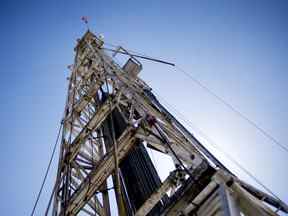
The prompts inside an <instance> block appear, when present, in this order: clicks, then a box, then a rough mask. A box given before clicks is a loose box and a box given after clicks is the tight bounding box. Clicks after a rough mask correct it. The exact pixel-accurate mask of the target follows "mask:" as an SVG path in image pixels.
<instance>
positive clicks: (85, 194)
mask: <svg viewBox="0 0 288 216" xmlns="http://www.w3.org/2000/svg"><path fill="white" fill-rule="evenodd" d="M75 51H76V55H75V61H74V64H73V66H71V71H72V72H71V76H70V77H69V87H68V95H67V102H66V106H65V116H64V120H63V130H62V142H61V149H60V156H59V164H58V172H57V179H56V182H55V186H54V190H53V199H52V200H51V201H52V202H51V203H52V205H51V208H49V207H50V204H49V207H48V209H47V211H46V215H53V216H58V215H61V216H62V215H63V216H66V215H101V216H109V215H111V209H112V208H118V213H119V215H121V216H122V215H131V216H132V215H137V216H140V215H151V216H152V215H171V216H172V215H191V216H192V215H198V216H212V215H213V216H218V215H219V216H220V215H223V216H230V215H233V216H234V215H235V216H240V215H246V216H257V215H263V216H265V215H271V216H272V215H277V213H276V210H278V211H283V212H286V213H287V212H288V207H287V206H286V205H285V204H284V203H283V202H281V201H280V200H278V199H277V198H274V197H272V196H271V195H268V194H265V193H264V192H262V191H260V190H258V189H256V188H254V187H252V186H251V185H248V184H246V183H245V182H243V181H241V180H240V179H239V178H237V177H236V176H235V175H234V174H233V173H231V172H230V171H229V170H228V169H227V168H226V167H225V166H224V165H223V164H221V162H219V161H218V160H217V159H216V158H215V157H214V156H213V155H212V154H211V153H210V152H209V151H208V150H207V149H206V148H205V147H204V146H203V145H202V144H201V143H200V142H199V141H198V140H197V139H196V138H195V137H194V136H193V135H192V134H191V133H190V132H189V131H188V130H187V129H186V128H185V127H184V126H183V125H181V123H180V122H178V121H177V119H175V118H174V117H173V116H172V115H171V114H170V113H169V112H168V110H166V109H165V107H163V106H162V105H161V104H160V103H159V101H158V100H157V98H156V97H155V96H154V95H153V93H152V91H151V88H150V87H149V86H148V85H147V84H146V83H145V82H144V81H143V80H141V79H140V78H139V77H138V74H139V72H140V71H141V69H142V65H141V63H140V62H139V61H138V60H137V59H136V58H135V56H133V55H131V54H130V53H129V52H127V51H126V50H125V49H123V48H121V47H119V48H118V49H117V50H116V51H115V53H114V55H115V54H117V53H121V54H125V55H126V56H128V60H127V62H126V63H125V64H124V65H123V66H120V65H118V64H117V63H115V61H114V60H113V58H112V57H110V56H109V55H108V54H107V53H106V51H105V48H104V42H103V40H101V39H99V38H98V37H96V36H95V35H94V34H92V33H91V32H90V31H88V32H86V34H85V35H84V36H83V37H82V39H81V40H79V41H78V44H77V46H76V48H75ZM147 148H151V149H153V150H157V151H159V152H161V153H163V154H166V155H168V156H170V157H171V158H172V160H173V162H174V165H175V170H174V171H172V172H171V173H170V175H169V176H168V177H167V178H166V179H165V180H164V181H163V182H161V180H160V178H159V176H158V174H157V171H156V169H155V167H154V165H153V163H152V161H151V159H150V157H149V154H148V153H147ZM108 179H110V180H109V181H110V182H109V181H108ZM112 183H113V186H112V187H109V185H112ZM110 190H113V191H114V193H115V197H116V202H115V203H114V202H113V200H112V199H111V193H109V191H110ZM116 206H117V207H116Z"/></svg>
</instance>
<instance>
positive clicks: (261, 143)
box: [0, 0, 288, 216]
mask: <svg viewBox="0 0 288 216" xmlns="http://www.w3.org/2000/svg"><path fill="white" fill-rule="evenodd" d="M287 11H288V3H287V1H284V0H282V1H281V0H279V1H265V0H255V1H248V0H247V1H230V0H227V1H224V0H223V1H222V0H219V1H216V0H210V1H206V0H201V1H192V0H187V1H184V0H183V1H167V0H165V1H164V0H163V1H160V0H159V1H107V0H106V1H100V0H97V1H96V0H94V1H92V0H84V1H83V0H82V1H80V0H77V1H76V0H70V1H68V0H62V1H54V0H50V1H29V0H28V1H15V0H10V1H5V0H4V1H2V2H1V7H0V14H1V15H0V16H1V19H0V24H1V34H0V44H1V52H0V67H1V85H0V88H1V89H0V90H1V91H0V92H1V112H0V119H1V126H0V127H1V128H0V129H1V130H0V131H1V153H0V154H1V157H0V164H1V165H0V169H1V178H0V194H1V196H0V210H1V215H15V216H16V215H17V216H18V215H29V214H30V211H31V208H32V206H33V203H34V201H35V196H36V193H37V192H38V190H39V187H40V182H41V180H42V178H43V175H44V169H45V168H46V166H47V163H48V159H49V157H50V152H51V149H52V145H53V143H54V140H55V137H56V132H57V126H58V124H59V121H60V119H61V115H62V111H63V109H64V100H65V95H66V89H67V81H66V77H67V76H68V75H69V71H68V70H67V65H69V64H71V63H73V56H74V53H73V48H74V46H75V41H76V39H77V38H79V37H81V35H82V34H83V33H84V32H85V26H84V25H83V24H82V23H81V21H80V17H81V16H83V15H85V16H89V17H90V26H91V29H92V30H94V31H95V32H97V33H103V34H104V36H105V40H106V41H108V42H110V43H114V44H121V45H123V46H124V47H127V48H130V49H132V50H136V51H140V52H143V53H147V54H149V55H151V56H156V57H162V58H164V59H166V60H170V61H173V62H176V63H177V64H178V65H180V66H182V68H184V69H185V70H186V71H187V72H189V73H191V74H192V75H193V76H195V77H196V78H198V79H199V80H201V81H202V82H203V83H204V84H205V85H207V86H209V87H210V89H212V90H213V91H215V92H216V93H217V94H219V95H221V96H222V97H223V98H225V99H226V100H227V101H229V102H230V103H231V104H233V105H234V106H235V107H237V108H238V109H239V110H241V111H242V112H243V113H244V114H245V115H247V116H249V117H250V118H251V119H253V120H254V121H256V122H257V123H258V124H259V125H260V126H261V127H263V128H265V129H266V130H267V131H268V132H269V133H271V134H273V135H274V136H275V137H276V138H277V139H278V140H279V141H280V142H281V143H283V144H284V145H286V146H287V145H288V144H287V134H288V111H287V110H288V102H287V92H288V85H287V83H288V72H287V67H288V59H287V56H288V28H287V27H288V24H287V20H288V17H287V16H288V15H287ZM143 65H144V70H143V71H142V73H141V77H143V79H144V80H145V81H147V82H148V84H150V85H151V87H152V88H153V89H154V90H155V91H156V92H157V93H158V94H159V95H160V96H162V97H163V98H165V99H166V101H168V102H169V104H173V106H174V107H175V108H177V109H178V110H180V111H181V112H182V113H183V114H184V115H185V116H186V118H187V119H190V120H191V121H192V123H193V125H195V126H196V127H197V128H200V129H201V130H202V131H204V132H205V134H207V135H208V136H209V137H211V138H212V139H213V140H214V141H215V142H216V143H217V144H218V145H220V146H221V147H222V148H223V149H225V151H226V152H229V153H230V154H231V155H232V156H233V157H234V158H235V159H236V160H238V161H239V162H240V163H241V164H242V165H244V166H245V167H246V168H247V169H248V170H250V171H251V172H253V173H254V174H255V175H256V176H257V177H258V178H259V179H261V180H262V181H263V182H264V183H265V184H266V185H267V186H269V187H270V188H271V189H272V190H273V191H274V192H275V193H276V194H277V195H278V196H280V197H281V198H282V199H283V200H285V201H286V202H288V188H287V179H288V172H287V165H288V155H287V153H285V152H283V151H282V150H281V149H280V148H278V147H277V146H275V145H273V144H271V142H270V141H269V140H267V139H266V138H265V137H264V136H263V135H262V134H260V133H259V132H257V131H256V130H255V129H254V128H253V127H251V126H249V125H248V124H247V123H246V122H245V121H243V120H241V119H239V118H238V117H237V116H236V115H235V114H234V113H232V112H231V111H230V110H228V109H227V108H226V107H225V106H223V105H222V104H221V103H219V102H218V101H217V100H215V99H214V98H213V97H211V96H209V95H207V94H206V93H205V92H203V90H201V89H200V88H199V87H198V86H197V85H195V84H193V83H192V82H191V81H190V80H189V79H187V77H185V76H184V75H183V74H181V73H179V72H175V70H174V69H173V68H170V67H168V66H165V65H159V64H154V63H149V62H144V61H143ZM193 132H194V133H195V135H197V134H198V133H197V130H195V131H194V130H193ZM207 147H209V145H208V144H207ZM209 148H210V147H209ZM211 149H212V150H213V148H211ZM215 154H216V155H218V156H219V157H220V159H222V160H223V161H224V162H225V164H227V166H229V167H230V168H231V169H232V170H233V171H235V172H236V173H238V174H239V175H240V177H242V178H243V179H246V180H248V181H249V182H251V183H252V184H254V182H253V181H251V179H249V178H248V177H247V176H245V174H243V173H242V172H241V171H239V170H238V169H237V168H236V167H235V166H234V165H233V164H231V163H230V162H229V160H227V159H225V157H223V155H221V153H219V152H217V151H215ZM56 159H58V158H57V157H56ZM54 165H55V163H54ZM160 166H161V167H160V169H162V170H163V169H165V167H164V165H163V164H160ZM54 175H55V166H54V170H53V172H52V173H51V174H50V175H49V179H48V182H47V185H46V187H45V192H44V194H43V197H42V199H41V200H40V204H39V208H38V209H37V214H36V215H42V212H43V210H44V206H46V202H47V201H46V200H47V197H48V195H47V193H48V192H49V191H50V190H51V187H52V181H53V178H54ZM46 191H47V192H46Z"/></svg>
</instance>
